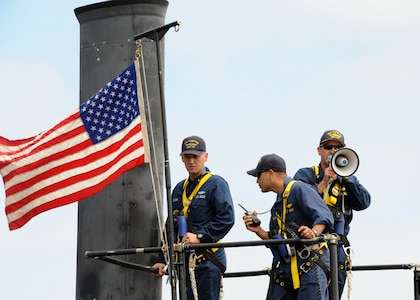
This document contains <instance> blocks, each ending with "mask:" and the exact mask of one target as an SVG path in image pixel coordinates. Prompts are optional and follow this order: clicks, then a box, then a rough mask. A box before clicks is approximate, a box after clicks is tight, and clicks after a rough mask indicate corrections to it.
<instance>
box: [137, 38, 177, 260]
mask: <svg viewBox="0 0 420 300" xmlns="http://www.w3.org/2000/svg"><path fill="white" fill-rule="evenodd" d="M136 46H137V47H136V51H135V56H136V58H137V59H140V60H141V71H142V76H141V77H142V79H143V82H144V95H145V98H146V99H145V103H146V106H147V119H148V120H149V122H148V124H149V126H150V131H151V134H150V136H151V138H150V145H151V147H150V148H151V149H152V151H153V158H154V161H153V163H151V164H149V169H150V174H151V177H152V187H153V195H154V201H155V206H156V212H157V219H158V224H159V228H163V231H162V230H159V232H160V240H161V241H162V251H163V254H164V256H165V261H166V262H168V261H169V253H168V251H167V250H168V247H167V245H168V240H167V236H166V235H165V234H164V232H165V226H164V225H163V216H162V215H161V213H160V211H161V210H162V204H161V203H162V202H163V200H162V199H163V193H162V190H161V188H160V187H161V183H160V179H159V176H155V173H158V171H157V170H156V172H155V170H154V169H153V167H154V166H155V168H156V169H157V166H158V163H157V154H156V146H155V139H154V136H155V134H154V127H153V122H151V121H150V120H151V119H152V117H151V109H150V99H149V92H148V89H147V80H146V67H145V63H144V55H143V47H142V44H141V40H137V41H136ZM142 87H143V85H141V84H140V88H141V89H142ZM141 91H142V93H141V94H142V95H143V89H142V90H141ZM154 178H156V180H157V187H156V184H155V181H154ZM158 195H159V197H158Z"/></svg>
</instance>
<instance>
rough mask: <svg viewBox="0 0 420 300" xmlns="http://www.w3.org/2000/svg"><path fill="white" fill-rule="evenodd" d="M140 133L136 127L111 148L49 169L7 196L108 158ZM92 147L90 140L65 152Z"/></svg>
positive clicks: (14, 187)
mask: <svg viewBox="0 0 420 300" xmlns="http://www.w3.org/2000/svg"><path fill="white" fill-rule="evenodd" d="M139 132H141V127H140V125H139V126H136V127H134V128H133V129H132V130H131V131H130V132H129V133H128V134H127V135H126V136H124V138H123V139H121V140H117V141H116V142H115V143H113V144H112V145H111V146H109V147H107V148H105V149H102V150H99V151H96V152H94V153H90V154H89V155H85V156H83V157H82V158H80V159H77V160H72V161H70V162H68V163H65V164H62V165H59V166H56V167H54V168H51V169H48V170H46V171H45V172H43V173H40V174H38V175H36V176H33V177H31V178H29V179H28V180H26V181H23V182H19V184H17V185H14V186H11V187H9V188H7V189H6V196H11V195H13V194H14V193H17V192H19V191H21V190H25V189H27V188H28V187H30V186H32V185H34V184H35V183H37V182H40V181H42V180H44V179H46V178H50V177H52V176H54V175H57V174H60V173H64V172H66V171H69V170H72V169H74V168H77V167H79V166H84V165H86V164H88V163H89V162H91V161H95V160H98V159H100V158H103V157H106V156H108V155H109V154H110V153H112V152H115V151H118V149H120V147H121V146H122V145H123V144H124V143H126V142H127V140H129V138H131V137H132V136H134V135H135V134H138V133H139ZM91 145H92V142H91V141H90V140H88V141H84V142H83V143H81V144H79V145H76V146H75V147H72V148H70V151H68V150H66V151H63V152H68V154H74V153H78V152H79V151H81V150H83V149H86V148H87V146H91ZM65 156H66V155H64V156H63V155H61V153H57V154H56V155H52V156H51V157H48V158H46V159H43V160H42V164H39V162H38V164H37V165H35V166H34V165H32V164H30V165H27V166H23V167H21V168H20V169H17V170H19V171H20V172H19V173H23V172H26V171H31V170H34V169H35V168H37V167H38V166H39V165H41V166H42V165H44V164H47V163H49V162H51V161H56V160H57V159H59V158H62V157H65ZM5 182H6V180H5Z"/></svg>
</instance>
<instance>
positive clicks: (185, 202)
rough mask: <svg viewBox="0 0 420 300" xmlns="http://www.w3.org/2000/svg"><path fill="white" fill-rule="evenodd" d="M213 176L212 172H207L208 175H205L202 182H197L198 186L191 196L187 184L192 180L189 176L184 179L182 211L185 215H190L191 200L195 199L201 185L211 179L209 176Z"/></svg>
mask: <svg viewBox="0 0 420 300" xmlns="http://www.w3.org/2000/svg"><path fill="white" fill-rule="evenodd" d="M211 176H213V174H212V173H206V175H204V176H203V177H202V178H201V180H200V182H199V183H198V184H197V186H196V187H195V188H194V190H193V191H192V193H191V195H190V196H189V197H187V185H188V183H189V182H190V181H189V178H187V179H185V181H184V185H183V187H182V189H183V192H182V205H183V208H182V212H183V214H184V216H186V217H187V216H188V208H189V206H190V204H191V201H192V200H193V199H194V197H195V195H197V193H198V191H199V190H200V189H201V187H202V186H203V185H204V184H205V183H206V181H207V180H209V178H210V177H211Z"/></svg>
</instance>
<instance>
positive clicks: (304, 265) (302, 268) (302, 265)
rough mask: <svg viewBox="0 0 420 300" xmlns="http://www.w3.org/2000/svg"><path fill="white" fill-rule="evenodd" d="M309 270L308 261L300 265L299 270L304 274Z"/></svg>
mask: <svg viewBox="0 0 420 300" xmlns="http://www.w3.org/2000/svg"><path fill="white" fill-rule="evenodd" d="M311 268H312V262H311V261H309V260H308V261H306V262H304V263H303V264H301V265H300V267H299V269H301V270H302V271H303V272H304V273H308V272H309V270H310V269H311Z"/></svg>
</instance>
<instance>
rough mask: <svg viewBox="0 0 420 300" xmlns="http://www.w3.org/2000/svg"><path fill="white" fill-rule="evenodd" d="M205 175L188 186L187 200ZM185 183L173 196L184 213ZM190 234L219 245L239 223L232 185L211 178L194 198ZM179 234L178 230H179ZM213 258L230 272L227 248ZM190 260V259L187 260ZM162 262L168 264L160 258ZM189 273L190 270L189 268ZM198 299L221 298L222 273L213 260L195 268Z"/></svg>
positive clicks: (177, 208)
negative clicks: (236, 221) (227, 265)
mask: <svg viewBox="0 0 420 300" xmlns="http://www.w3.org/2000/svg"><path fill="white" fill-rule="evenodd" d="M202 176H204V174H203V175H201V176H200V177H198V178H197V179H195V180H193V181H189V183H188V185H187V186H186V195H187V197H188V196H189V195H190V194H191V193H192V191H193V190H194V188H195V187H196V186H197V184H198V183H199V181H200V179H201V178H202ZM183 185H184V180H182V181H180V182H179V183H178V184H177V185H176V186H175V188H174V189H173V192H172V208H173V211H174V212H175V211H178V212H179V211H182V210H183V203H182V193H183ZM187 219H188V231H189V232H193V233H195V234H200V233H201V234H202V235H203V236H202V238H201V239H200V241H201V243H216V242H217V241H219V240H221V239H222V238H223V237H224V236H225V235H226V234H227V233H228V232H229V230H230V229H231V228H232V226H233V225H234V222H235V215H234V208H233V201H232V196H231V193H230V189H229V186H228V183H227V182H226V181H225V179H223V178H222V177H221V176H219V175H213V176H211V177H210V178H209V179H208V180H207V181H206V182H205V183H204V185H203V186H202V187H201V188H200V190H199V191H198V193H197V194H196V196H195V197H194V198H193V200H192V201H191V203H190V205H189V209H188V216H187ZM175 230H176V231H177V226H175ZM212 255H213V257H214V258H215V259H217V260H218V261H219V262H220V263H221V264H222V265H223V266H224V267H225V268H226V263H227V260H226V253H225V250H224V248H218V250H217V251H216V252H214V253H213V254H212ZM186 258H187V257H186ZM158 262H163V263H164V262H165V261H164V259H163V256H159V258H158ZM186 269H188V268H186ZM186 278H187V299H188V300H194V296H193V293H192V289H191V284H190V280H189V273H188V272H187V274H186ZM195 278H196V283H197V290H198V296H199V299H200V300H218V299H219V297H220V289H221V279H222V272H221V270H220V269H219V267H218V266H216V265H215V264H214V263H213V262H212V261H211V260H208V259H207V260H204V261H203V262H201V263H198V265H197V266H196V268H195Z"/></svg>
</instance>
